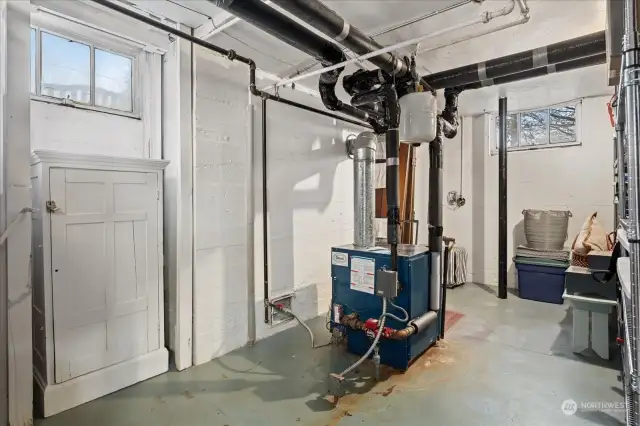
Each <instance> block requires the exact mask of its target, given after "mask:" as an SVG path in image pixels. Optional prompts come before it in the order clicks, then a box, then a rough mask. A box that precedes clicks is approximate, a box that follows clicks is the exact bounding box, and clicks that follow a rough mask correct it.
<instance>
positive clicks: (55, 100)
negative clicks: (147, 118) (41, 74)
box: [31, 95, 142, 120]
mask: <svg viewBox="0 0 640 426" xmlns="http://www.w3.org/2000/svg"><path fill="white" fill-rule="evenodd" d="M31 100H32V101H36V102H43V103H47V104H52V105H59V106H62V107H67V108H74V109H81V110H85V111H94V112H101V113H103V114H110V115H117V116H120V117H126V118H132V119H134V120H142V118H141V117H140V115H139V114H137V113H135V112H126V111H118V110H115V109H109V108H103V107H98V106H93V105H85V104H81V103H71V102H65V101H64V100H63V99H59V98H51V97H48V96H38V95H31Z"/></svg>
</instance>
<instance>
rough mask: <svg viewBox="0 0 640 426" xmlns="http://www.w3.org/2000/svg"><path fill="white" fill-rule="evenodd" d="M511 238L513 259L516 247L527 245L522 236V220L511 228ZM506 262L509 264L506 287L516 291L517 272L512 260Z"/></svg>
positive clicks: (525, 239)
mask: <svg viewBox="0 0 640 426" xmlns="http://www.w3.org/2000/svg"><path fill="white" fill-rule="evenodd" d="M511 236H512V242H513V250H512V252H511V253H513V256H514V257H515V255H516V250H517V249H518V247H520V246H526V245H527V238H526V237H525V235H524V219H521V220H520V222H518V223H517V224H516V226H514V227H513V231H512V234H511ZM507 262H508V264H509V271H508V274H507V286H509V287H511V288H514V289H517V288H518V271H517V269H516V263H515V262H514V261H513V259H507Z"/></svg>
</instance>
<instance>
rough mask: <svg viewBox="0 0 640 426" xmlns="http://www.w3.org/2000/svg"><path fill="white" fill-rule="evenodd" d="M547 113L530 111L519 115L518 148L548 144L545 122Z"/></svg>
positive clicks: (547, 117) (547, 116) (547, 118)
mask: <svg viewBox="0 0 640 426" xmlns="http://www.w3.org/2000/svg"><path fill="white" fill-rule="evenodd" d="M548 120H549V111H547V110H546V109H545V110H540V111H531V112H523V113H521V114H520V146H531V145H546V144H547V143H549V135H548V134H547V121H548Z"/></svg>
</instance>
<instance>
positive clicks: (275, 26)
mask: <svg viewBox="0 0 640 426" xmlns="http://www.w3.org/2000/svg"><path fill="white" fill-rule="evenodd" d="M209 2H210V3H213V4H214V5H216V6H218V7H220V8H221V9H224V10H226V11H227V12H230V13H233V14H234V15H236V16H237V17H239V18H241V19H243V20H244V21H246V22H248V23H250V24H252V25H253V26H255V27H257V28H259V29H261V30H262V31H264V32H266V33H268V34H271V35H272V36H274V37H276V38H278V39H279V40H281V41H283V42H285V43H287V44H289V45H290V46H293V47H295V48H297V49H298V50H301V51H302V52H305V53H307V54H308V55H310V56H312V57H314V58H316V59H317V60H318V61H320V62H321V63H322V64H323V65H325V66H326V65H331V64H335V63H339V62H341V61H342V60H343V59H344V53H343V52H342V50H341V49H340V48H339V47H338V46H336V45H335V44H333V43H330V42H328V41H327V40H325V39H323V38H322V37H320V36H319V35H317V34H315V33H313V32H312V31H310V30H308V29H306V28H305V27H303V26H302V25H300V24H298V23H297V22H296V21H294V20H293V19H291V18H289V17H287V16H285V15H284V14H282V13H280V12H278V11H277V10H275V9H274V8H272V7H270V6H268V5H266V4H265V3H263V2H262V1H261V0H243V1H234V0H209ZM339 68H340V67H335V68H333V69H332V70H338V69H339ZM341 71H342V70H338V72H337V73H334V74H326V75H325V76H324V77H325V79H324V80H325V81H321V84H320V95H321V97H322V101H323V103H324V104H325V106H326V107H327V108H328V109H330V110H332V111H341V112H343V113H345V114H348V115H350V116H352V117H356V118H357V119H359V120H363V121H369V118H370V115H371V117H374V116H375V114H369V113H368V112H365V111H361V110H358V109H357V108H354V107H352V106H351V105H347V104H344V103H342V102H340V101H339V100H338V97H337V96H336V95H335V91H334V87H335V83H336V82H337V79H338V76H339V75H340V72H341ZM285 84H287V83H285ZM285 84H279V85H278V87H279V86H284V85H285ZM256 90H257V89H256ZM262 93H264V92H262Z"/></svg>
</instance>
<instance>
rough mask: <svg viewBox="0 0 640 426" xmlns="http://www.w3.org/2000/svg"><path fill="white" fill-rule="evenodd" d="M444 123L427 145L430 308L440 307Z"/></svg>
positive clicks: (438, 308) (439, 120)
mask: <svg viewBox="0 0 640 426" xmlns="http://www.w3.org/2000/svg"><path fill="white" fill-rule="evenodd" d="M445 123H446V121H445V120H444V119H443V118H440V119H438V131H437V136H436V138H435V139H434V140H433V141H432V142H431V143H430V144H429V252H430V253H431V274H430V280H429V281H430V293H429V297H430V303H429V305H430V308H431V310H432V311H439V310H440V307H441V303H442V300H441V284H442V283H441V277H442V274H441V266H442V261H441V259H442V258H441V256H440V255H441V253H442V192H443V191H442V188H443V185H444V182H443V181H442V137H443V126H444V125H445Z"/></svg>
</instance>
